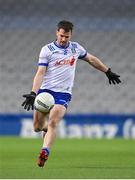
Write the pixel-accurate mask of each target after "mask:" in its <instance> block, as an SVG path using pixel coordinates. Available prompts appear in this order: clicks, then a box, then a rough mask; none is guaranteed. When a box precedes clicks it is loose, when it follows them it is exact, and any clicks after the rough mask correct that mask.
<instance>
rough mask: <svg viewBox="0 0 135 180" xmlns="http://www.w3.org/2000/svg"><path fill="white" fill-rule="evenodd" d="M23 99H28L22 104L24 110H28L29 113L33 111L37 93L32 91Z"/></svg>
mask: <svg viewBox="0 0 135 180" xmlns="http://www.w3.org/2000/svg"><path fill="white" fill-rule="evenodd" d="M23 97H24V98H26V99H25V101H24V102H23V103H22V106H24V109H26V110H27V111H29V110H30V109H32V110H33V109H34V101H35V98H36V93H35V92H33V91H31V93H30V94H24V95H23Z"/></svg>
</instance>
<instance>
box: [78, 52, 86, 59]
mask: <svg viewBox="0 0 135 180" xmlns="http://www.w3.org/2000/svg"><path fill="white" fill-rule="evenodd" d="M86 55H87V52H86V53H85V54H84V55H83V56H79V57H78V59H83V58H84V57H85V56H86Z"/></svg>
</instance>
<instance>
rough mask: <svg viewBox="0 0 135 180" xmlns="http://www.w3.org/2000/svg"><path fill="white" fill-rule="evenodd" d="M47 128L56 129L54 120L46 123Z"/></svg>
mask: <svg viewBox="0 0 135 180" xmlns="http://www.w3.org/2000/svg"><path fill="white" fill-rule="evenodd" d="M48 127H51V128H56V127H57V122H56V121H54V120H50V121H49V123H48Z"/></svg>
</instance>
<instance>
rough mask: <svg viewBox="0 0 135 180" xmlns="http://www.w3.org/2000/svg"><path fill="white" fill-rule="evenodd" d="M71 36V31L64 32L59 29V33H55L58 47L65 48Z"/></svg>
mask: <svg viewBox="0 0 135 180" xmlns="http://www.w3.org/2000/svg"><path fill="white" fill-rule="evenodd" d="M71 36H72V32H71V31H69V32H65V31H64V29H59V31H58V30H57V31H56V37H57V42H58V44H59V45H60V46H63V47H64V46H66V45H67V43H68V42H69V41H70V39H71Z"/></svg>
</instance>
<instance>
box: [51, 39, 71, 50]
mask: <svg viewBox="0 0 135 180" xmlns="http://www.w3.org/2000/svg"><path fill="white" fill-rule="evenodd" d="M53 43H54V45H55V46H56V47H58V48H60V49H66V48H68V47H69V42H68V44H67V45H66V46H65V47H62V46H60V45H59V44H57V42H56V41H55V42H53Z"/></svg>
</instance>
